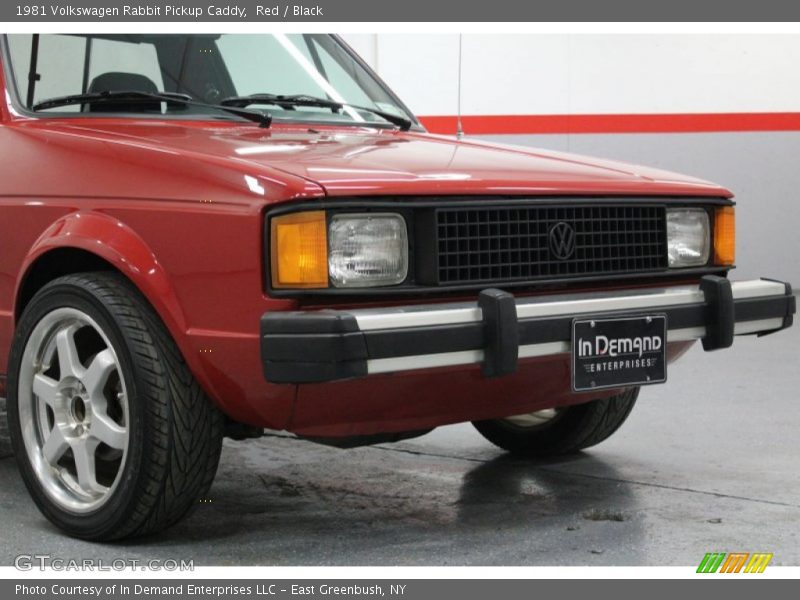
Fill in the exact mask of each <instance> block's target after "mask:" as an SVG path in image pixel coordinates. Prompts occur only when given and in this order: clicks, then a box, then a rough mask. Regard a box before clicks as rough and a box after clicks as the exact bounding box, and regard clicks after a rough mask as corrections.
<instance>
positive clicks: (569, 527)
mask: <svg viewBox="0 0 800 600" xmlns="http://www.w3.org/2000/svg"><path fill="white" fill-rule="evenodd" d="M798 356H800V327H795V328H794V329H792V330H790V331H787V332H782V333H780V334H777V335H774V336H770V337H765V338H761V339H757V338H751V337H748V338H737V341H736V343H735V345H734V348H732V349H730V350H726V351H720V352H715V353H709V354H704V353H703V352H702V350H701V349H700V348H699V347H695V348H693V349H692V351H691V352H690V353H689V354H688V355H687V356H685V357H684V358H683V359H682V361H680V362H679V363H678V364H676V365H673V367H672V368H671V369H670V372H669V381H668V383H667V384H666V385H662V386H653V387H650V388H646V389H644V390H643V391H642V394H641V396H640V399H639V403H638V405H637V407H636V408H635V410H634V411H633V413H632V415H631V417H630V418H629V420H628V422H627V423H626V424H625V425H624V426H623V427H622V429H621V430H620V431H619V432H617V434H616V435H615V436H614V437H613V438H612V439H610V440H609V441H607V442H605V443H603V444H601V445H599V446H597V447H596V448H593V449H590V450H588V451H586V452H584V453H582V454H579V455H577V456H575V457H571V458H569V459H563V460H558V461H550V462H539V463H530V462H524V461H519V460H513V459H509V458H507V457H506V456H504V455H503V454H502V453H501V452H500V451H498V450H496V449H495V448H494V447H492V446H491V445H489V443H488V442H485V441H484V440H483V438H481V437H480V436H479V435H478V433H477V432H475V431H474V430H473V429H472V428H471V426H469V425H457V426H452V427H444V428H441V429H439V430H437V431H435V432H433V433H432V434H429V435H427V436H425V437H423V438H419V439H417V440H412V441H409V442H404V443H400V444H394V445H384V446H378V447H371V448H361V449H355V450H337V449H333V448H326V447H322V446H318V445H314V444H311V443H308V442H302V441H298V440H296V439H293V438H291V437H289V436H285V435H284V434H276V435H273V436H269V437H265V438H263V439H260V440H257V441H249V442H230V441H229V442H226V444H225V450H224V453H223V457H222V463H221V465H220V469H219V472H218V474H217V479H216V482H215V484H214V487H213V489H212V493H211V497H210V500H211V502H210V503H207V504H203V505H201V506H200V507H199V509H198V510H197V512H196V513H195V514H194V515H193V516H192V517H191V518H190V519H189V520H187V521H185V522H184V523H182V524H180V525H178V526H176V527H174V528H173V529H171V530H169V531H168V532H166V533H163V534H162V535H160V536H158V537H153V538H149V539H144V540H138V541H135V542H126V543H119V544H114V545H101V544H89V543H84V542H78V541H74V540H71V539H69V538H67V537H65V536H63V535H61V534H60V533H59V532H58V531H56V530H55V529H53V527H51V526H50V525H49V524H48V522H47V521H45V519H44V518H43V517H41V516H40V514H39V513H38V512H37V510H36V509H35V507H34V506H33V505H32V503H31V501H30V500H29V498H28V495H27V493H26V491H25V489H24V486H23V484H22V482H21V480H20V478H19V475H18V474H17V470H16V465H15V464H14V460H13V458H10V457H9V456H8V449H7V442H6V440H5V439H4V437H3V435H4V433H3V432H2V431H0V456H5V458H2V459H0V518H1V519H2V523H0V564H3V565H7V564H10V563H11V562H12V561H13V557H14V556H15V555H17V554H19V553H47V554H50V555H53V556H60V557H64V558H77V557H81V558H83V557H101V558H104V559H106V560H111V559H112V558H126V557H127V558H138V559H140V560H142V559H149V558H178V559H180V558H183V559H194V561H195V564H196V565H295V564H298V565H373V564H378V565H654V564H658V565H696V564H697V563H698V562H699V561H700V559H701V558H702V556H703V554H704V553H705V552H707V551H712V550H715V551H723V552H733V551H750V552H753V551H762V552H774V553H775V558H774V560H773V563H772V564H782V565H798V564H800V537H798V536H799V531H800V469H798V463H799V462H800V460H799V459H800V442H798V431H800V410H798V390H800V362H799V361H798Z"/></svg>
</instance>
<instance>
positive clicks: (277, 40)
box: [0, 34, 795, 540]
mask: <svg viewBox="0 0 800 600" xmlns="http://www.w3.org/2000/svg"><path fill="white" fill-rule="evenodd" d="M0 86H1V87H2V89H3V91H4V92H5V93H4V94H3V99H2V101H0V119H2V122H1V123H0V248H1V250H0V365H2V367H1V368H2V369H3V370H5V374H4V376H3V378H2V380H0V381H2V388H4V389H3V390H0V395H2V394H5V395H6V396H7V404H8V418H9V428H10V431H11V437H12V443H13V448H14V451H15V454H16V457H17V460H18V462H19V467H20V470H21V472H22V476H23V478H24V480H25V483H26V485H27V487H28V489H29V490H30V493H31V495H32V497H33V499H34V500H35V502H36V504H37V505H38V506H39V508H40V509H41V510H42V512H43V513H44V514H45V515H46V516H47V517H48V518H49V519H50V520H51V521H53V523H55V524H56V525H58V526H59V527H61V528H62V529H64V530H65V531H67V532H69V533H70V534H72V535H76V536H80V537H83V538H87V539H95V540H106V539H114V538H122V537H126V536H132V535H140V534H145V533H149V532H154V531H158V530H160V529H163V528H164V527H167V526H169V525H171V524H173V523H175V522H176V521H178V520H179V519H181V518H182V517H183V516H184V515H186V514H187V512H188V511H189V510H190V509H191V508H192V506H194V505H196V503H197V501H198V498H200V497H202V496H203V495H204V494H206V493H207V491H208V489H209V486H210V485H211V482H212V479H213V477H214V473H215V470H216V468H217V463H218V459H219V455H220V449H221V443H222V438H223V436H224V435H226V434H227V435H230V436H233V437H239V438H241V437H247V436H248V435H256V434H257V433H258V432H260V431H261V430H262V428H264V427H268V428H273V429H285V430H288V431H292V432H295V433H296V434H297V435H299V436H301V437H304V438H309V439H313V440H315V441H318V442H322V443H328V444H333V445H338V446H354V445H359V444H368V443H377V442H386V441H392V440H399V439H403V438H407V437H412V436H415V435H420V434H422V433H425V432H427V431H430V430H431V429H432V428H434V427H436V426H438V425H443V424H446V423H456V422H461V421H472V422H474V424H475V426H476V427H477V429H478V431H480V432H481V433H482V434H483V435H484V436H485V437H486V438H488V439H489V440H490V441H491V442H493V443H495V444H497V445H498V446H500V447H502V448H504V449H506V450H508V451H510V452H513V453H517V454H520V455H526V456H541V455H548V454H559V453H567V452H572V451H576V450H579V449H581V448H586V447H588V446H591V445H593V444H597V443H598V442H600V441H602V440H603V439H605V438H607V437H608V436H610V435H611V434H612V433H613V432H614V431H615V430H616V429H617V428H618V427H619V426H620V425H621V424H622V422H623V421H624V420H625V418H626V417H627V416H628V414H629V412H630V410H631V408H632V407H633V405H634V402H635V401H636V397H637V394H638V392H639V387H640V386H641V385H645V384H653V383H660V382H663V381H665V380H666V377H667V365H668V363H669V362H671V361H672V360H674V359H676V358H678V357H679V356H680V355H681V354H682V353H684V352H685V351H686V350H687V349H688V348H689V346H690V345H691V344H692V343H693V342H694V341H696V340H702V344H703V347H704V348H705V349H706V350H715V349H718V348H726V347H728V346H730V345H731V343H732V341H733V336H734V335H736V334H764V333H769V332H773V331H778V330H780V329H784V328H786V327H788V326H789V325H790V324H791V322H792V315H793V313H794V312H795V302H794V296H793V295H792V292H791V289H790V287H789V286H788V285H787V284H784V283H780V282H776V281H771V280H767V279H762V280H754V281H741V282H735V283H731V282H730V281H729V280H728V279H727V275H728V273H729V271H730V270H731V269H732V268H733V263H734V245H735V242H734V205H733V202H732V201H731V199H730V197H731V194H730V193H729V192H728V191H727V190H725V189H723V188H720V187H718V186H716V185H712V184H709V183H706V182H703V181H699V180H696V179H692V178H688V177H683V176H680V175H674V174H671V173H665V172H661V171H655V170H649V169H644V168H639V167H635V168H634V167H630V166H627V165H624V164H619V163H615V162H609V161H602V160H595V159H587V158H581V157H577V156H571V155H567V154H558V153H545V152H540V151H535V150H523V149H509V148H505V147H498V146H493V145H490V144H485V143H479V142H475V141H458V140H455V139H452V138H448V137H442V136H435V135H429V134H428V133H426V132H425V130H424V129H423V128H422V127H421V126H420V124H419V123H418V122H417V120H416V119H415V117H414V116H413V115H412V114H411V112H410V111H409V110H408V109H407V108H406V107H405V106H404V105H403V104H402V102H400V100H399V99H398V98H397V97H396V96H395V95H394V94H393V93H392V92H391V91H390V90H389V89H388V88H387V87H386V86H385V85H384V84H383V83H382V82H381V81H380V79H379V78H378V77H377V76H376V75H375V74H374V73H373V72H372V71H371V70H370V69H369V68H368V67H367V66H366V65H365V64H364V63H363V62H362V61H361V60H360V59H359V58H358V57H357V56H356V55H354V53H353V52H352V51H351V50H350V49H349V48H347V46H346V45H345V44H344V43H343V42H342V41H341V40H340V39H339V38H337V37H335V36H327V35H279V34H276V35H9V36H4V37H3V38H2V79H0Z"/></svg>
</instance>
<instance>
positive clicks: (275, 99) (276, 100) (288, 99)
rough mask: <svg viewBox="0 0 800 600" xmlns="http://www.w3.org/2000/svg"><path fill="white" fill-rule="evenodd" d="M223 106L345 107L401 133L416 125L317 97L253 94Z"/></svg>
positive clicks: (336, 110)
mask: <svg viewBox="0 0 800 600" xmlns="http://www.w3.org/2000/svg"><path fill="white" fill-rule="evenodd" d="M220 104H221V105H222V106H236V107H239V108H245V107H247V106H250V105H251V104H272V105H273V106H280V107H281V108H284V109H288V110H293V109H294V107H295V106H318V107H320V108H329V109H331V111H333V112H335V113H338V112H339V111H340V110H342V109H343V108H344V107H345V106H348V107H350V108H352V109H355V110H363V111H366V112H370V113H372V114H373V115H377V116H379V117H381V118H382V119H385V120H386V121H388V122H389V123H392V124H393V125H397V127H399V128H400V130H401V131H408V130H409V129H411V126H412V125H413V124H414V123H413V121H411V119H407V118H405V117H401V116H399V115H395V114H392V113H389V112H385V111H382V110H378V109H377V108H369V107H367V106H356V105H355V104H350V103H349V102H337V101H336V100H328V99H326V98H317V97H315V96H307V95H305V94H295V95H290V96H284V95H281V94H252V95H250V96H233V97H232V98H225V99H224V100H222V101H221V102H220Z"/></svg>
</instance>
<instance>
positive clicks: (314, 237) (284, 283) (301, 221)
mask: <svg viewBox="0 0 800 600" xmlns="http://www.w3.org/2000/svg"><path fill="white" fill-rule="evenodd" d="M270 260H271V265H270V266H271V270H272V286H273V287H276V288H324V287H328V226H327V222H326V220H325V211H322V210H315V211H309V212H299V213H292V214H288V215H282V216H279V217H275V218H273V219H272V221H271V225H270Z"/></svg>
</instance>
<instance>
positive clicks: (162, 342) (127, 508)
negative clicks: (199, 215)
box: [8, 272, 224, 541]
mask: <svg viewBox="0 0 800 600" xmlns="http://www.w3.org/2000/svg"><path fill="white" fill-rule="evenodd" d="M59 308H67V309H76V310H79V311H81V312H82V313H84V314H86V315H88V316H90V317H91V318H92V319H93V320H94V322H95V323H96V324H97V325H98V326H99V327H100V329H101V330H102V332H103V333H104V334H105V335H106V337H107V338H108V341H109V342H110V346H112V347H113V349H114V351H115V352H116V355H117V358H118V378H119V379H121V380H123V381H124V385H125V389H127V396H126V397H127V399H126V405H127V409H126V410H127V413H128V415H127V423H126V427H127V431H128V433H127V436H128V438H127V439H128V442H127V446H126V454H125V455H124V456H123V459H124V460H121V466H120V467H119V468H118V471H117V477H118V479H116V480H115V484H114V487H113V488H110V491H109V492H108V498H107V500H105V501H104V504H102V505H101V506H99V507H98V508H97V509H96V510H92V511H90V512H85V511H84V512H82V513H77V512H74V511H70V510H67V509H65V508H64V506H62V505H59V504H58V503H57V502H54V500H53V499H52V498H51V497H50V496H49V495H48V494H47V493H46V491H45V489H44V487H43V485H42V483H41V481H40V479H39V477H37V474H36V472H35V471H34V468H33V466H32V462H31V458H30V457H29V456H28V453H27V452H26V447H25V441H24V439H23V434H22V430H21V425H24V424H21V423H20V418H19V414H20V410H19V408H20V406H19V403H18V390H20V388H19V378H20V368H21V364H22V356H23V351H24V349H25V347H26V344H27V341H28V338H29V336H30V335H31V333H32V331H33V328H34V327H35V326H36V324H37V323H38V322H39V321H40V320H42V319H43V318H44V317H45V315H47V314H50V313H52V312H53V311H55V310H56V309H59ZM8 417H9V427H10V433H11V440H12V444H13V448H14V452H15V455H16V458H17V462H18V464H19V468H20V471H21V473H22V477H23V479H24V481H25V484H26V486H27V488H28V490H29V492H30V494H31V496H32V497H33V500H34V501H35V502H36V504H37V506H38V507H39V509H40V510H41V512H42V513H43V514H44V515H45V516H46V517H47V518H48V519H49V520H50V521H52V522H53V523H54V524H55V525H56V526H58V527H59V528H61V529H62V530H64V531H65V532H67V533H68V534H70V535H72V536H75V537H79V538H83V539H87V540H96V541H100V540H102V541H108V540H115V539H122V538H127V537H133V536H141V535H146V534H151V533H155V532H158V531H160V530H163V529H165V528H166V527H169V526H170V525H173V524H174V523H176V522H177V521H179V520H180V519H182V518H184V517H185V516H187V515H188V514H189V512H190V511H191V510H192V509H193V508H195V507H196V506H197V504H198V499H199V498H202V497H203V496H205V495H206V494H207V492H208V490H209V488H210V487H211V483H212V481H213V479H214V475H215V473H216V469H217V465H218V463H219V457H220V453H221V449H222V437H223V424H224V420H223V416H222V413H221V412H220V411H219V410H218V409H217V408H216V407H215V406H214V405H213V404H212V402H211V401H210V399H209V398H208V397H207V396H206V394H205V393H204V392H203V391H202V389H201V388H200V386H199V385H198V383H197V382H196V381H195V379H194V377H193V375H192V374H191V372H190V371H189V369H188V367H187V365H186V363H185V362H184V360H183V357H182V356H181V353H180V351H179V350H178V348H177V346H176V345H175V342H174V341H173V339H172V337H171V336H170V334H169V332H168V331H167V329H166V327H165V326H164V324H163V323H162V322H161V320H160V318H159V317H158V316H157V314H156V313H155V311H154V310H153V309H152V307H151V306H150V305H149V304H148V302H147V301H146V300H145V298H144V297H143V296H142V295H141V294H140V293H139V292H138V290H137V289H136V288H135V287H134V286H133V285H132V284H131V283H130V282H129V281H128V280H127V279H125V278H124V277H122V276H121V275H119V274H116V273H111V272H96V273H82V274H76V275H69V276H65V277H61V278H59V279H56V280H54V281H52V282H50V283H48V284H47V285H46V286H44V287H43V288H42V289H41V290H40V291H39V292H38V293H37V294H36V295H35V296H34V298H33V299H32V300H31V301H30V303H29V304H28V306H26V307H25V310H24V313H23V314H22V317H21V319H20V321H19V324H18V327H17V331H16V334H15V337H14V341H13V345H12V349H11V356H10V359H9V373H8ZM120 470H121V471H120Z"/></svg>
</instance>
